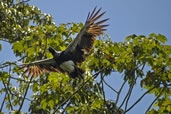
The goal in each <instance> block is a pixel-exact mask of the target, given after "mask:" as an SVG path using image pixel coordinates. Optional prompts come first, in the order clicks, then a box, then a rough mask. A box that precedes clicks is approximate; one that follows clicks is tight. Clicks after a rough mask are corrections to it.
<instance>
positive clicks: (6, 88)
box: [0, 76, 13, 110]
mask: <svg viewBox="0 0 171 114" xmlns="http://www.w3.org/2000/svg"><path fill="white" fill-rule="evenodd" d="M0 77H1V76H0ZM1 80H2V84H3V85H4V88H5V90H6V93H7V96H8V100H9V104H10V108H11V110H13V106H12V103H11V99H10V94H9V93H8V90H9V89H8V87H7V86H6V85H5V82H4V79H3V78H2V77H1ZM8 82H9V81H8Z"/></svg>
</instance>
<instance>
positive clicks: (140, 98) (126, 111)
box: [125, 83, 160, 113]
mask: <svg viewBox="0 0 171 114" xmlns="http://www.w3.org/2000/svg"><path fill="white" fill-rule="evenodd" d="M159 84H160V83H158V84H156V85H155V86H154V87H152V88H151V89H149V90H148V91H146V92H145V93H144V94H143V95H142V96H141V97H140V98H139V99H138V100H137V101H135V103H134V104H132V105H131V106H130V107H129V108H128V109H127V110H126V111H125V113H126V112H128V111H130V110H131V109H132V108H133V107H134V106H135V105H136V104H137V103H138V102H140V100H141V99H142V98H143V97H144V96H145V95H146V94H148V93H149V92H150V91H152V90H153V89H155V88H156V87H157V86H158V85H159Z"/></svg>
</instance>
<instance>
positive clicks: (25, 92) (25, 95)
mask: <svg viewBox="0 0 171 114" xmlns="http://www.w3.org/2000/svg"><path fill="white" fill-rule="evenodd" d="M32 79H33V76H32V77H31V78H30V81H29V83H28V85H27V88H26V91H25V93H24V97H23V99H22V102H21V105H20V107H19V109H18V111H17V114H18V113H19V112H20V111H21V109H22V107H23V104H24V100H25V98H26V95H27V92H28V89H29V87H30V83H31V81H32Z"/></svg>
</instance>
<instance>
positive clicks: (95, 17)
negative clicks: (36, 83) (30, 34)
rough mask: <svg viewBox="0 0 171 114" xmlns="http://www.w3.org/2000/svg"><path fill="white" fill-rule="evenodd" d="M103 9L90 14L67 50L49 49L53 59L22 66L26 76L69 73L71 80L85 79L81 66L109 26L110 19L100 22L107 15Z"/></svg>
mask: <svg viewBox="0 0 171 114" xmlns="http://www.w3.org/2000/svg"><path fill="white" fill-rule="evenodd" d="M101 9H102V8H99V9H97V7H95V8H94V9H93V11H92V12H89V13H88V16H87V19H86V22H85V24H84V26H83V27H82V28H81V30H80V32H79V33H78V34H77V36H76V38H75V39H74V40H73V41H71V43H70V44H69V45H68V46H67V48H66V49H65V50H63V51H56V50H55V49H54V48H52V47H49V48H48V50H49V52H50V53H51V54H52V55H53V58H49V59H43V60H38V61H34V62H31V63H24V64H22V68H23V69H24V74H27V75H28V76H39V75H41V74H42V73H43V72H62V73H67V74H68V75H69V77H70V78H83V76H84V72H85V71H84V70H83V69H81V68H80V67H79V65H80V64H81V63H82V62H83V61H84V60H85V59H86V57H87V56H88V55H89V54H90V50H91V49H92V47H93V44H94V42H95V40H96V38H97V37H98V36H100V35H102V34H103V32H104V31H106V30H107V29H106V27H107V26H108V25H107V24H104V22H106V21H107V20H109V18H106V19H103V20H100V21H99V19H100V18H101V17H102V16H103V15H104V14H105V13H106V12H101Z"/></svg>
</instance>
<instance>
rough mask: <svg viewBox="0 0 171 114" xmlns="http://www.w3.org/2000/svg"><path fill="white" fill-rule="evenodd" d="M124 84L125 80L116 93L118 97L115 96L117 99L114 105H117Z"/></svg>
mask: <svg viewBox="0 0 171 114" xmlns="http://www.w3.org/2000/svg"><path fill="white" fill-rule="evenodd" d="M126 82H127V80H125V81H124V82H123V84H122V86H121V88H120V89H119V91H118V95H117V97H116V104H117V103H118V101H119V97H120V94H121V91H122V89H123V87H124V85H125V84H126Z"/></svg>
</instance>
